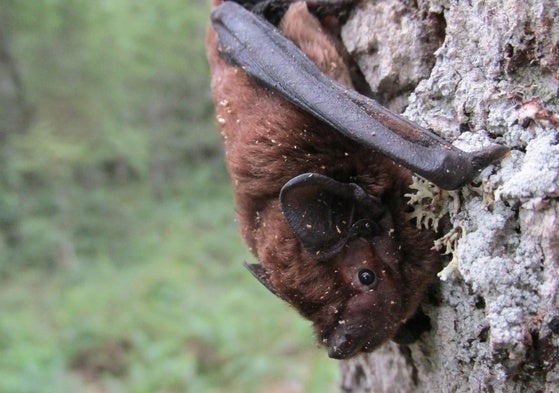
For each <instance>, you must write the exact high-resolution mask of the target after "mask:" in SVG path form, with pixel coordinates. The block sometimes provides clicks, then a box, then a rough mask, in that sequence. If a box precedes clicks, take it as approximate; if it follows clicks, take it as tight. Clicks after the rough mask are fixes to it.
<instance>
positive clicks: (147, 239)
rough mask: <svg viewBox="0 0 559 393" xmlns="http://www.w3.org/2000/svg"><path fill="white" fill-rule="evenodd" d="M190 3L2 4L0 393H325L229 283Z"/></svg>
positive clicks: (226, 230)
mask: <svg viewBox="0 0 559 393" xmlns="http://www.w3.org/2000/svg"><path fill="white" fill-rule="evenodd" d="M208 14H209V4H208V3H207V2H206V1H204V0H187V1H186V2H185V1H178V0H160V1H158V2H147V1H136V0H118V1H113V0H96V1H89V0H41V1H31V0H29V1H25V0H24V1H22V0H2V4H1V5H0V281H1V284H0V312H1V315H0V392H10V393H14V392H33V393H35V392H57V393H58V392H197V393H200V392H271V393H273V392H282V393H290V392H321V393H322V392H333V391H336V381H337V366H336V364H335V363H334V362H333V361H330V360H328V359H327V357H326V355H325V353H324V351H322V350H320V349H318V348H317V347H316V345H315V343H314V339H313V337H312V331H311V328H310V326H309V323H307V322H306V321H303V320H302V319H300V318H299V317H297V316H296V315H295V312H294V311H292V310H290V309H288V308H287V307H286V306H284V305H283V304H282V302H280V301H279V300H277V299H275V298H274V297H273V295H271V294H269V293H268V292H267V291H266V289H264V288H263V287H262V286H261V285H260V284H259V283H257V282H256V280H254V279H253V278H252V277H251V276H250V274H249V273H248V272H246V271H245V270H244V268H243V267H242V261H243V260H244V259H248V258H250V256H249V255H248V254H247V251H246V250H245V248H244V246H243V244H242V243H241V241H240V239H239V236H238V234H237V229H236V225H235V222H234V218H233V205H232V196H231V190H230V187H229V180H228V177H227V175H226V172H225V167H224V163H223V157H222V151H221V144H220V141H219V138H218V133H217V132H216V130H215V127H214V123H213V115H212V105H211V96H210V92H209V81H208V78H209V75H208V66H207V63H206V59H205V54H204V34H205V26H206V23H207V20H208Z"/></svg>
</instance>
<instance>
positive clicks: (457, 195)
mask: <svg viewBox="0 0 559 393" xmlns="http://www.w3.org/2000/svg"><path fill="white" fill-rule="evenodd" d="M410 188H411V189H412V190H413V191H415V192H411V193H409V194H406V195H405V196H406V197H407V198H409V201H408V204H409V205H411V206H412V207H413V211H412V212H410V213H409V215H408V218H409V220H410V221H412V220H414V221H415V223H416V225H417V228H419V229H422V228H425V229H431V230H434V231H435V232H436V231H437V230H438V228H439V221H440V220H441V219H442V218H443V217H444V216H446V215H447V214H449V215H451V216H456V214H457V213H458V210H459V209H460V200H461V198H462V199H463V198H467V197H471V196H472V194H477V195H479V196H481V197H482V198H483V202H484V204H485V205H486V206H490V205H492V204H493V203H494V202H495V197H494V189H493V186H492V184H491V183H489V182H488V181H487V180H485V179H484V180H483V181H482V183H481V185H480V186H478V187H474V186H473V185H470V186H467V187H463V188H462V189H460V190H457V191H445V190H442V189H440V188H439V187H437V186H435V185H434V184H433V183H431V182H429V181H427V180H425V179H422V178H420V177H417V176H414V177H413V183H412V184H411V185H410ZM464 234H465V229H464V227H463V226H462V225H461V223H460V222H459V221H454V223H453V228H452V229H451V230H450V231H448V232H447V233H446V234H444V235H443V236H442V237H440V238H438V239H437V240H435V242H434V248H435V249H436V250H438V251H441V252H442V254H443V255H452V259H451V260H450V262H449V263H448V265H447V266H446V267H445V268H444V269H443V270H441V271H440V272H439V274H438V276H439V278H440V279H441V280H443V281H445V280H447V279H449V278H450V277H456V276H459V275H460V272H459V270H458V253H457V247H458V241H459V240H460V238H461V237H462V236H464Z"/></svg>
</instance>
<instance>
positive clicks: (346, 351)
mask: <svg viewBox="0 0 559 393" xmlns="http://www.w3.org/2000/svg"><path fill="white" fill-rule="evenodd" d="M356 350H357V342H356V340H355V339H354V338H353V337H352V336H351V335H350V334H342V335H339V336H337V335H335V336H334V337H332V338H331V339H330V340H329V343H328V356H329V357H331V358H332V359H346V358H348V357H351V356H352V355H354V353H355V352H356Z"/></svg>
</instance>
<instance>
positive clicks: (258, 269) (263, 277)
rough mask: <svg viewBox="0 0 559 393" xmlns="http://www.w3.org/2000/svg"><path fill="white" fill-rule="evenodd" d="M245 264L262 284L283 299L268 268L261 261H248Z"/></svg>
mask: <svg viewBox="0 0 559 393" xmlns="http://www.w3.org/2000/svg"><path fill="white" fill-rule="evenodd" d="M243 265H244V266H245V267H246V268H247V269H248V271H249V272H250V273H251V274H252V275H253V276H254V277H255V278H256V279H257V280H258V281H260V284H262V285H264V286H265V287H266V288H267V289H268V290H269V291H270V292H272V293H273V294H274V295H276V296H277V297H279V298H280V299H283V297H282V296H281V295H280V294H279V292H278V290H277V289H276V288H275V287H274V286H273V285H272V283H271V282H270V273H269V272H268V271H267V270H266V268H265V267H264V266H262V265H261V264H260V263H248V262H244V263H243ZM284 300H285V299H284Z"/></svg>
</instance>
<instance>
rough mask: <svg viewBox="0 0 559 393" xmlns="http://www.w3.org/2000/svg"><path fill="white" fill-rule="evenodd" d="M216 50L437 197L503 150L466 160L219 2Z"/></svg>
mask: <svg viewBox="0 0 559 393" xmlns="http://www.w3.org/2000/svg"><path fill="white" fill-rule="evenodd" d="M212 23H213V27H214V29H215V30H216V31H217V34H218V50H219V52H220V54H221V56H223V57H224V58H226V59H227V60H228V61H230V62H232V63H233V64H236V65H239V66H240V67H242V69H243V70H244V71H245V72H246V73H247V74H248V75H250V76H251V77H253V78H255V79H257V80H258V81H260V82H261V83H262V84H264V85H266V86H268V87H269V88H271V89H273V90H276V91H278V92H279V93H281V94H282V95H283V96H284V97H285V98H287V99H288V100H289V101H291V102H292V103H293V104H295V105H297V106H298V107H300V108H302V109H304V110H306V111H307V112H309V113H311V114H312V115H313V116H315V117H317V118H319V119H321V120H322V121H324V122H325V123H327V124H329V125H330V126H332V127H333V128H335V129H337V130H339V131H340V132H341V133H343V134H344V135H346V136H348V137H349V138H351V139H353V140H356V141H358V142H360V143H362V144H364V145H367V146H369V147H371V149H373V150H375V151H379V152H381V153H383V154H385V155H387V156H388V157H390V158H391V159H393V160H394V161H396V162H398V163H400V164H402V165H403V166H405V167H407V168H408V169H410V170H412V171H413V172H415V173H417V174H419V175H420V176H422V177H424V178H426V179H427V180H429V181H431V182H433V183H435V184H436V185H438V186H439V187H441V188H444V189H456V188H459V187H461V186H463V185H465V184H466V183H468V182H470V181H471V180H472V179H473V178H474V177H475V176H476V175H477V174H478V173H479V171H480V170H481V169H483V168H484V167H486V166H487V165H489V164H490V163H491V162H493V161H495V160H497V159H499V158H501V157H503V156H504V155H505V154H506V153H507V152H508V149H507V148H505V147H504V146H501V145H492V146H490V147H488V148H485V149H483V150H481V151H479V152H476V153H466V152H464V151H462V150H460V149H458V148H456V147H454V146H452V145H451V144H450V143H448V142H447V141H445V140H444V139H442V138H440V137H439V136H437V135H435V134H433V133H432V132H430V131H428V130H427V129H424V128H422V127H419V126H418V125H416V124H414V123H412V122H410V121H408V120H406V119H405V118H403V117H401V116H398V115H396V114H394V113H392V112H390V111H389V110H387V109H386V108H384V107H382V106H381V105H380V104H378V103H377V102H376V101H374V100H372V99H370V98H368V97H365V96H362V95H360V94H359V93H357V92H356V91H354V90H352V89H348V88H347V87H345V86H343V85H341V84H340V83H338V82H336V81H334V80H333V79H331V78H330V77H328V76H327V75H325V74H323V73H322V72H321V71H320V70H319V69H318V67H317V66H316V65H315V64H314V63H313V62H312V61H311V60H310V59H309V58H308V57H307V56H305V54H304V53H303V52H302V51H301V50H300V49H299V48H298V47H297V46H296V45H295V44H294V43H293V42H291V41H290V40H288V39H287V38H286V37H285V36H283V35H282V34H281V33H280V32H279V31H278V30H277V29H276V28H275V27H274V26H273V25H272V24H270V23H269V22H267V21H266V20H265V19H264V18H261V17H259V16H257V15H255V14H253V13H251V12H250V11H247V10H246V9H244V8H243V7H242V6H240V5H238V4H236V3H234V2H232V1H226V2H224V3H222V4H221V5H220V6H218V7H216V8H215V9H214V10H213V12H212Z"/></svg>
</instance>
